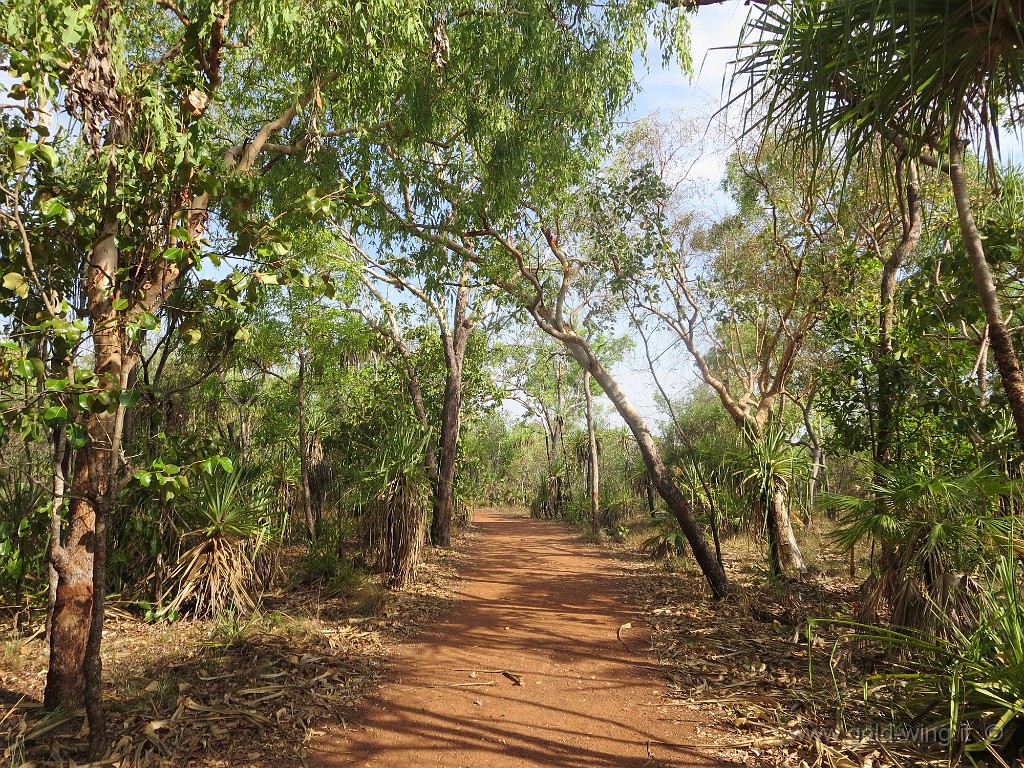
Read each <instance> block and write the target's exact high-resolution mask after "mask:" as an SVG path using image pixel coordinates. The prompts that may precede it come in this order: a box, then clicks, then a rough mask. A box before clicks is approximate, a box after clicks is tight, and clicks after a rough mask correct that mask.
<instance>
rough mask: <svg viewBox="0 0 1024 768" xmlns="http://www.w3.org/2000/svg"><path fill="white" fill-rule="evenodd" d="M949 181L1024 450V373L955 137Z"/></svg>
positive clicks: (973, 273) (995, 354) (989, 331)
mask: <svg viewBox="0 0 1024 768" xmlns="http://www.w3.org/2000/svg"><path fill="white" fill-rule="evenodd" d="M949 181H950V185H951V186H952V188H953V198H954V199H955V200H956V211H957V217H958V219H959V222H960V234H961V235H962V236H963V239H964V247H965V248H966V250H967V258H968V260H969V261H970V264H971V274H972V276H973V277H974V285H975V287H976V288H977V289H978V296H979V297H980V299H981V306H982V308H983V309H984V310H985V320H986V321H987V322H988V334H989V336H988V337H989V344H990V346H991V347H992V353H993V355H994V356H995V358H996V366H997V368H998V370H999V378H1000V379H1001V380H1002V382H1003V390H1004V391H1005V393H1006V400H1007V402H1008V403H1009V405H1010V412H1011V413H1012V414H1013V423H1014V426H1015V427H1016V428H1017V440H1018V442H1019V443H1020V444H1021V447H1022V448H1024V375H1022V373H1021V368H1020V360H1019V359H1018V358H1017V352H1016V350H1015V349H1014V347H1013V340H1012V339H1011V338H1010V334H1009V332H1008V331H1007V328H1006V320H1005V318H1004V317H1003V310H1002V306H1001V304H1000V301H999V294H998V293H997V292H996V284H995V279H994V278H993V277H992V270H991V269H989V266H988V260H987V259H986V258H985V246H984V243H983V241H982V238H981V232H979V230H978V225H977V223H976V222H975V220H974V214H973V213H972V212H971V203H970V198H969V195H968V189H967V175H966V172H965V170H964V165H963V146H962V144H961V142H960V141H958V140H957V139H956V138H955V137H954V138H953V139H951V141H950V150H949Z"/></svg>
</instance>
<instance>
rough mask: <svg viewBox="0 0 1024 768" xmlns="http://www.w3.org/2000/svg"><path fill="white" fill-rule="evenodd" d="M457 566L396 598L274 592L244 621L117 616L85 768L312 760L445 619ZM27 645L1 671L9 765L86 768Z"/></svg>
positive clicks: (41, 649)
mask: <svg viewBox="0 0 1024 768" xmlns="http://www.w3.org/2000/svg"><path fill="white" fill-rule="evenodd" d="M460 549H461V548H460ZM462 557H463V555H462V554H461V553H460V552H459V551H457V550H454V551H446V552H437V553H432V555H431V557H430V558H429V560H428V562H426V563H424V564H421V565H420V566H419V567H418V569H417V581H416V583H415V584H413V585H412V586H410V587H408V588H406V589H404V590H401V591H395V592H384V591H383V590H381V589H380V588H379V587H378V586H376V585H367V587H366V588H365V589H364V592H363V594H360V593H358V592H357V594H356V595H355V598H354V599H353V598H349V599H343V598H328V599H325V598H324V597H323V596H322V595H320V594H317V593H313V592H302V593H298V592H296V591H295V590H289V591H287V592H279V593H277V594H274V595H269V596H267V597H266V598H265V599H264V602H263V606H262V613H261V614H258V615H257V616H256V617H255V618H252V619H249V620H247V621H246V622H233V621H229V622H225V621H223V620H222V621H220V622H218V621H191V622H186V621H181V622H177V623H174V624H171V625H167V624H153V625H150V624H145V623H143V622H142V621H140V620H137V619H135V618H133V617H132V616H131V615H130V614H128V613H126V612H124V611H112V612H111V614H112V615H111V616H109V617H108V621H107V623H106V626H105V629H104V674H105V681H104V683H105V685H104V697H105V702H106V707H107V732H108V736H109V741H110V748H109V750H108V753H107V755H106V757H105V758H104V759H103V760H102V761H100V762H98V763H93V764H91V765H94V766H97V768H98V767H99V766H110V767H111V768H179V767H180V766H183V765H188V766H194V767H195V768H219V767H220V766H232V767H237V768H265V767H269V766H277V765H281V764H283V763H286V764H297V765H302V764H305V760H304V752H305V747H306V744H307V743H308V742H309V740H310V739H311V738H312V737H313V736H314V735H316V734H317V733H318V732H319V729H321V728H322V727H325V726H328V725H334V726H336V725H338V724H340V725H341V726H342V727H348V724H349V719H350V718H351V713H352V712H353V710H354V708H355V705H356V704H357V702H358V701H359V700H360V698H361V697H362V696H364V695H365V694H366V693H367V692H368V691H369V690H370V689H371V688H372V687H373V686H375V685H377V684H378V682H379V681H380V680H381V678H382V676H383V675H384V673H385V670H386V668H387V664H388V657H389V655H390V653H391V650H392V648H393V647H394V645H395V644H396V643H397V642H398V641H399V640H401V639H402V638H404V637H407V636H408V635H410V634H412V633H414V632H416V631H417V630H418V629H419V628H421V627H423V626H425V625H427V624H428V623H430V622H431V621H432V620H433V618H434V617H435V616H436V615H437V614H438V613H439V612H440V611H442V610H444V607H445V606H446V605H447V604H448V602H449V601H450V599H451V586H452V584H453V583H454V582H455V581H456V573H457V563H458V562H459V560H460V559H461V558H462ZM360 601H361V602H360ZM367 612H368V613H369V615H354V614H355V613H367ZM21 647H22V648H26V649H28V652H27V653H25V654H20V653H19V665H18V668H17V669H14V668H11V669H8V665H4V664H0V697H7V698H0V745H4V749H3V752H2V753H0V755H2V762H3V764H4V765H11V766H15V768H48V767H49V766H80V765H83V764H82V763H76V762H75V760H76V758H78V757H80V756H81V755H82V754H84V752H85V744H86V742H87V737H88V727H87V726H86V725H85V723H84V716H83V715H81V714H76V715H72V714H67V713H64V714H48V713H43V712H42V710H41V705H40V701H41V698H42V688H43V684H44V682H45V670H46V643H45V641H43V640H41V639H40V638H38V637H36V638H34V639H32V641H31V642H29V641H26V642H25V644H24V645H23V646H21Z"/></svg>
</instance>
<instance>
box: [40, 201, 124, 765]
mask: <svg viewBox="0 0 1024 768" xmlns="http://www.w3.org/2000/svg"><path fill="white" fill-rule="evenodd" d="M116 233H117V221H116V219H114V218H113V217H109V218H108V219H107V220H106V221H105V222H104V224H103V226H102V228H101V230H100V235H99V237H98V238H97V241H96V244H95V245H94V247H93V249H92V252H91V254H90V259H89V274H88V283H87V286H86V297H87V301H88V307H89V321H90V329H91V331H92V339H93V348H94V355H95V367H94V370H95V372H96V374H97V378H98V381H99V382H100V384H99V386H100V388H101V391H103V392H106V393H107V394H108V396H109V397H110V398H111V400H112V402H114V403H116V402H117V396H118V390H120V389H122V388H123V387H124V385H125V383H126V381H127V374H128V371H130V369H131V361H127V360H125V355H124V349H125V346H124V343H123V342H124V339H123V329H122V328H121V327H120V323H119V320H118V317H117V313H116V312H115V310H114V308H113V300H114V299H115V298H116V296H115V295H114V284H113V283H114V276H115V275H116V274H117V267H118V256H119V254H118V248H117V242H116ZM115 408H116V409H115V410H114V412H111V411H110V410H109V409H108V410H103V411H99V412H95V413H91V414H90V415H89V417H88V419H87V422H86V432H87V439H86V444H85V445H84V446H83V447H82V448H80V449H79V450H78V452H77V453H76V456H75V471H74V478H73V480H72V484H71V493H70V498H71V506H70V511H69V520H68V531H67V538H66V540H65V541H63V542H62V541H60V540H57V541H52V542H51V548H50V562H51V563H52V564H53V567H54V569H55V570H56V571H57V576H58V581H57V590H56V596H55V597H56V599H55V601H54V610H53V627H52V632H51V636H50V664H49V669H48V670H47V675H46V689H45V692H44V695H43V704H44V706H46V707H47V708H55V707H64V708H67V709H70V710H77V709H80V708H81V707H83V706H85V707H86V709H87V713H88V717H89V729H90V738H89V742H90V753H91V754H96V752H97V751H98V750H100V749H101V748H102V742H103V739H104V735H105V729H104V722H103V712H102V707H101V701H100V678H101V675H102V662H101V657H100V643H101V640H102V631H103V626H102V625H103V610H104V598H105V577H106V516H107V513H108V511H109V507H110V504H111V501H112V496H113V492H114V491H115V490H116V482H115V474H116V466H117V460H118V456H119V453H120V449H121V427H122V425H123V418H124V409H123V407H121V406H115Z"/></svg>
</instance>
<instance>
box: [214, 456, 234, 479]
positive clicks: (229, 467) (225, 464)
mask: <svg viewBox="0 0 1024 768" xmlns="http://www.w3.org/2000/svg"><path fill="white" fill-rule="evenodd" d="M217 463H218V464H220V468H221V469H223V470H224V471H225V472H227V473H228V474H229V475H230V474H231V473H232V472H234V471H235V465H234V464H232V463H231V459H229V458H228V457H227V456H221V457H220V459H219V460H218V462H217Z"/></svg>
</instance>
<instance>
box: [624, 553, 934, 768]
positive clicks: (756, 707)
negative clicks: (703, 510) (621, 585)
mask: <svg viewBox="0 0 1024 768" xmlns="http://www.w3.org/2000/svg"><path fill="white" fill-rule="evenodd" d="M627 559H628V562H627V564H626V566H625V567H626V568H627V570H628V571H630V573H631V575H632V579H631V583H632V592H633V598H634V600H635V601H636V603H637V604H638V605H639V606H640V608H641V609H642V611H643V613H644V615H645V617H646V619H647V621H648V622H649V623H650V625H651V629H652V636H651V637H652V643H653V648H654V650H655V651H656V652H657V653H658V655H659V659H660V671H661V672H662V673H663V674H664V675H665V677H666V678H667V681H668V685H669V693H668V696H667V697H666V699H664V700H662V701H659V702H656V703H655V704H653V706H658V707H662V708H663V711H664V712H666V713H670V712H671V708H672V707H682V708H687V709H690V710H693V711H695V712H700V713H701V715H702V718H703V719H704V720H705V721H710V723H711V728H701V727H698V729H697V733H698V734H699V735H700V736H701V737H702V740H701V741H700V742H698V743H694V744H692V745H691V746H693V747H694V748H699V749H701V750H703V751H705V752H709V753H714V754H716V755H717V756H718V757H720V758H722V759H725V760H728V761H730V762H733V763H735V764H739V765H746V766H753V767H754V768H768V767H771V768H777V767H780V766H781V767H783V768H902V766H906V765H915V766H928V765H934V766H940V765H942V766H944V765H946V764H947V762H946V758H947V755H946V753H945V751H944V750H942V749H931V750H928V749H926V748H924V747H919V746H918V745H914V744H911V743H909V742H900V741H898V740H896V739H890V738H887V736H888V735H890V734H893V733H898V732H899V728H898V727H897V726H895V725H894V724H893V723H892V721H891V716H890V715H889V714H888V713H887V712H886V711H885V710H884V708H883V706H882V705H881V702H879V701H874V700H873V701H872V702H871V703H866V702H865V700H864V690H863V687H862V684H861V682H860V681H861V680H862V679H863V675H864V674H865V672H866V671H867V670H868V669H870V666H871V664H872V662H873V660H875V657H874V656H873V655H872V649H870V648H867V647H865V646H863V645H860V646H858V645H856V644H852V643H846V642H843V635H844V634H845V633H846V631H845V630H842V629H840V628H837V627H836V626H834V625H820V624H816V625H815V629H814V632H813V634H811V635H810V636H809V635H808V633H807V625H808V620H810V619H836V618H844V617H846V618H848V617H849V616H851V615H852V614H853V610H854V605H855V602H856V600H857V586H856V585H855V584H852V583H851V582H849V581H848V580H845V579H842V578H838V577H835V576H825V575H819V576H816V577H814V578H812V579H810V580H805V581H802V582H782V583H779V584H769V585H766V584H764V583H763V582H761V581H759V580H757V579H755V578H752V577H751V575H750V574H749V573H748V572H743V571H739V570H732V569H730V574H729V575H730V578H731V579H732V580H733V582H734V584H737V585H738V586H739V588H738V589H737V590H736V591H735V593H734V594H733V595H731V596H730V597H729V598H727V599H726V600H724V601H721V602H719V603H712V602H711V601H710V600H709V599H708V598H707V596H706V595H705V594H704V588H703V581H702V578H701V576H700V575H699V573H696V572H694V571H693V570H692V569H687V570H684V571H682V572H680V571H676V572H672V571H668V570H666V569H665V568H661V567H659V566H657V565H656V564H654V563H652V562H651V561H650V560H647V559H644V560H640V559H638V558H636V557H630V558H627ZM932 746H935V745H932Z"/></svg>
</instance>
